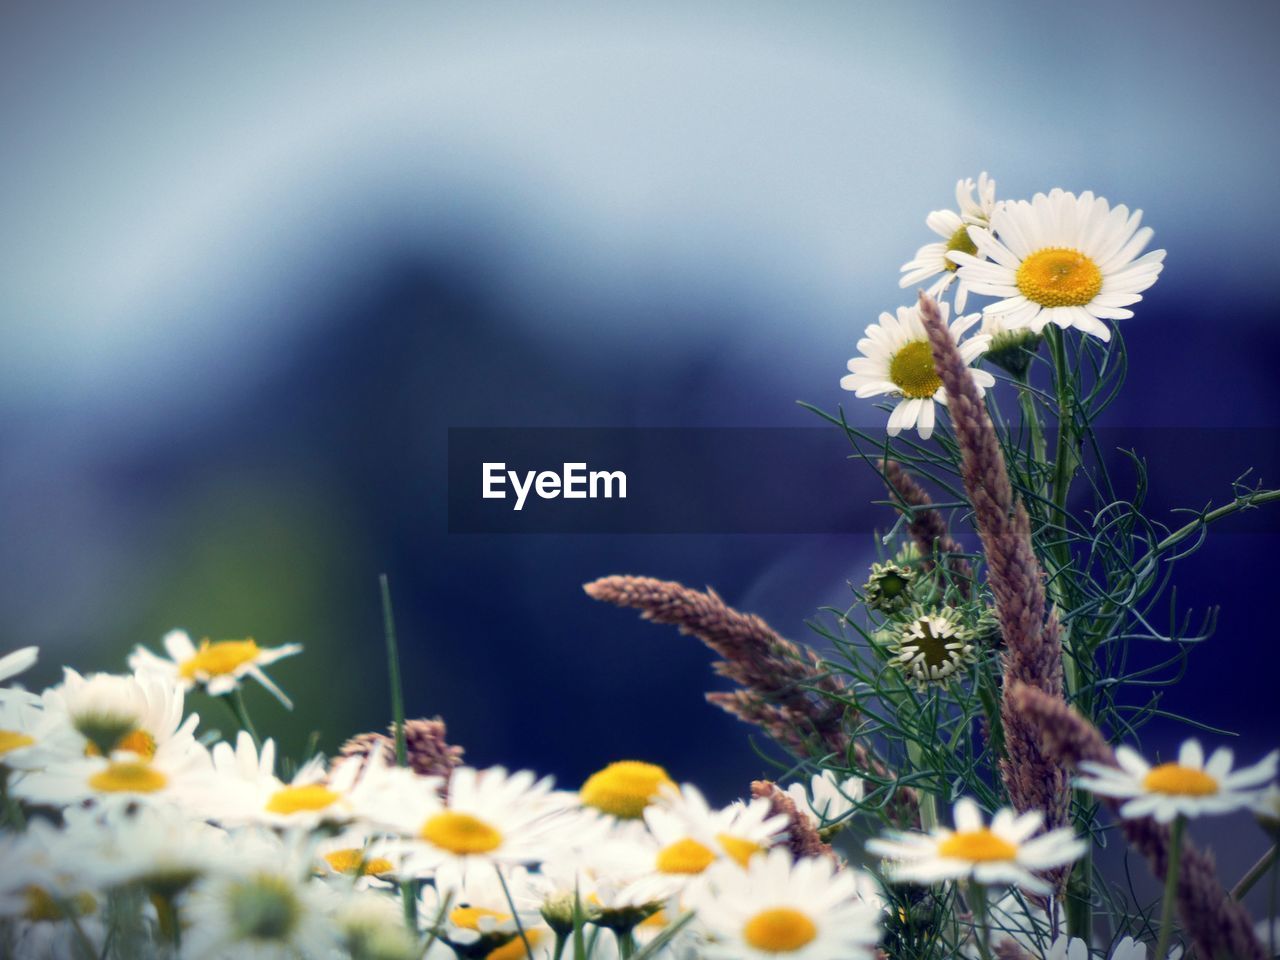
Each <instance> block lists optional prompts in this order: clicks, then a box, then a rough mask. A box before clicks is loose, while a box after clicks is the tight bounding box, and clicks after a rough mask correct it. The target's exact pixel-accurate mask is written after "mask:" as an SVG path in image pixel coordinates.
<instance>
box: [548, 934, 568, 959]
mask: <svg viewBox="0 0 1280 960" xmlns="http://www.w3.org/2000/svg"><path fill="white" fill-rule="evenodd" d="M568 945H569V938H568V937H566V936H565V935H564V934H563V933H561V932H560V931H559V930H557V931H556V948H555V951H554V953H552V955H551V960H561V958H562V957H563V956H564V949H565V947H567V946H568Z"/></svg>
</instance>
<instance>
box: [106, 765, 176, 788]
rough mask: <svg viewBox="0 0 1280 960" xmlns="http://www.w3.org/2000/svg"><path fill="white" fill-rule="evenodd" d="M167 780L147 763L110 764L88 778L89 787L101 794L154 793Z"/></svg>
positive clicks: (162, 786)
mask: <svg viewBox="0 0 1280 960" xmlns="http://www.w3.org/2000/svg"><path fill="white" fill-rule="evenodd" d="M168 783H169V778H168V777H166V776H165V775H164V774H163V773H161V772H160V771H159V770H153V769H152V768H151V765H150V764H147V763H130V762H125V763H111V764H108V765H107V769H105V770H102V771H100V772H98V773H95V774H94V775H93V776H92V777H90V778H89V786H91V787H93V789H95V790H98V791H101V792H102V793H155V792H156V791H157V790H163V789H164V788H165V786H166V785H167V784H168Z"/></svg>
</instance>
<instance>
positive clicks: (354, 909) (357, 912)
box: [333, 892, 454, 960]
mask: <svg viewBox="0 0 1280 960" xmlns="http://www.w3.org/2000/svg"><path fill="white" fill-rule="evenodd" d="M333 922H334V925H335V926H336V927H337V932H338V938H339V940H340V941H341V948H342V951H343V952H342V953H341V954H340V956H344V957H369V958H374V957H376V958H378V960H445V957H446V956H447V957H448V958H449V960H454V954H453V951H452V950H451V949H450V948H449V947H448V946H447V945H446V944H445V943H444V942H443V941H442V940H440V939H439V938H438V937H437V938H436V939H435V940H432V941H431V945H430V947H429V948H427V951H426V953H423V946H422V944H421V943H420V942H419V941H418V938H417V937H415V936H414V935H413V934H411V933H410V932H409V931H408V930H406V929H405V925H404V914H403V912H402V911H401V906H400V903H399V901H397V900H393V899H392V898H391V897H387V896H383V895H382V894H378V893H366V892H356V893H353V894H350V895H349V896H347V897H345V898H343V900H342V902H341V903H339V904H337V905H335V907H334V910H333Z"/></svg>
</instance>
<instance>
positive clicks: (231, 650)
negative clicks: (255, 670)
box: [178, 637, 262, 680]
mask: <svg viewBox="0 0 1280 960" xmlns="http://www.w3.org/2000/svg"><path fill="white" fill-rule="evenodd" d="M261 652H262V650H261V648H259V646H258V643H257V641H256V640H254V639H253V638H252V637H250V638H249V639H247V640H220V641H218V642H217V643H211V642H210V641H208V640H201V641H200V649H199V650H197V651H196V655H195V656H194V657H191V658H190V659H188V660H185V661H183V662H182V663H181V664H179V666H178V673H180V674H181V675H182V677H183V679H186V680H194V679H195V678H196V677H197V676H201V675H203V676H208V677H217V676H222V675H223V674H227V673H235V671H236V669H237V668H238V667H242V666H244V664H246V663H252V662H253V661H254V660H257V659H258V654H259V653H261Z"/></svg>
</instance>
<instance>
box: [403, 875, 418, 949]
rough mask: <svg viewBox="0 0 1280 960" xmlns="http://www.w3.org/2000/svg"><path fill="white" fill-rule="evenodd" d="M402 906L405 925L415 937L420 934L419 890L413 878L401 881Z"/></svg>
mask: <svg viewBox="0 0 1280 960" xmlns="http://www.w3.org/2000/svg"><path fill="white" fill-rule="evenodd" d="M400 908H401V910H402V911H403V912H404V925H405V929H407V930H408V931H409V932H410V933H412V934H413V935H414V936H415V937H416V936H417V935H418V892H417V891H416V890H415V889H414V886H413V881H412V880H401V881H400Z"/></svg>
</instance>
